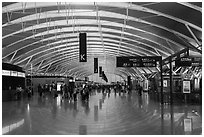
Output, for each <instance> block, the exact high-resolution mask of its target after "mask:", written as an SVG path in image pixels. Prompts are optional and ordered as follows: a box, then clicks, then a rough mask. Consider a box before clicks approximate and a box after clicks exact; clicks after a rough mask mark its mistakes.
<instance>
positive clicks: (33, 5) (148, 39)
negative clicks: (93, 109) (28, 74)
mask: <svg viewBox="0 0 204 137" xmlns="http://www.w3.org/2000/svg"><path fill="white" fill-rule="evenodd" d="M80 32H86V33H87V53H88V62H87V63H80V62H79V33H80ZM186 47H189V48H190V51H192V52H193V53H195V54H197V53H199V54H201V51H202V2H191V3H176V2H144V3H143V2H129V3H126V2H114V3H110V2H91V3H88V2H86V3H80V2H77V3H68V2H23V3H9V2H3V3H2V62H7V63H12V64H15V65H18V66H21V67H23V68H24V69H25V70H27V71H30V69H31V64H32V70H33V72H35V73H54V74H63V75H70V76H77V77H81V76H89V75H92V74H93V58H94V57H98V58H99V65H100V66H102V67H103V70H104V71H105V72H108V73H112V74H116V75H122V76H125V75H132V76H134V75H135V74H137V75H138V77H142V76H141V74H140V73H141V69H137V68H128V69H124V68H116V65H115V61H116V56H138V55H139V56H162V58H163V59H164V58H166V57H168V56H170V55H171V54H174V53H175V52H178V51H180V50H182V49H184V48H186ZM154 71H156V68H155V69H149V68H145V70H144V72H154Z"/></svg>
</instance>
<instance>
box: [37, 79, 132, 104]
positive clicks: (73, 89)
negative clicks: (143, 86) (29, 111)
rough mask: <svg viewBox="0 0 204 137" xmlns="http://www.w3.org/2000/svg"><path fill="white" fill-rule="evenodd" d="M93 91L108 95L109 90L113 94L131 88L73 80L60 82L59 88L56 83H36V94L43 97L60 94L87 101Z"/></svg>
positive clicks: (66, 97)
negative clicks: (78, 83)
mask: <svg viewBox="0 0 204 137" xmlns="http://www.w3.org/2000/svg"><path fill="white" fill-rule="evenodd" d="M95 91H97V92H102V94H104V93H108V94H109V95H110V93H111V91H113V92H114V93H115V94H116V93H118V94H119V95H120V94H121V93H130V92H131V89H130V87H128V86H127V85H123V84H112V85H99V84H87V83H84V84H80V85H76V84H75V83H74V82H69V83H68V84H61V85H60V90H57V84H54V83H53V84H44V85H40V84H39V85H38V94H39V96H40V97H44V96H46V95H47V94H50V95H52V97H53V98H56V97H57V96H58V94H61V95H62V98H63V99H65V100H71V101H72V100H73V101H77V100H78V99H79V98H80V99H81V100H82V101H89V97H90V95H92V94H94V93H95Z"/></svg>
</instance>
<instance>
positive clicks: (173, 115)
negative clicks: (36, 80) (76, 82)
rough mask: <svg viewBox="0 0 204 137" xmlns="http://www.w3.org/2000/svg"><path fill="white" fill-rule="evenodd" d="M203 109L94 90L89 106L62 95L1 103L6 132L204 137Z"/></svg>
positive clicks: (144, 94) (132, 95) (3, 131)
mask: <svg viewBox="0 0 204 137" xmlns="http://www.w3.org/2000/svg"><path fill="white" fill-rule="evenodd" d="M201 107H202V106H198V105H188V106H187V105H180V106H179V105H174V106H170V105H160V104H159V103H158V102H155V101H152V100H150V99H149V95H148V93H143V95H142V96H141V97H140V96H138V94H137V93H136V91H132V94H130V95H129V94H126V93H121V94H120V95H119V93H117V94H115V93H114V92H111V94H104V95H103V94H102V93H98V92H94V93H93V94H92V95H91V96H90V99H89V102H82V101H81V100H80V98H79V99H78V100H77V102H70V101H68V100H63V99H62V98H61V96H58V97H57V98H55V99H54V98H53V97H51V96H46V97H45V98H40V97H38V95H37V94H36V95H34V96H33V97H32V98H31V99H23V100H21V101H12V102H3V103H2V127H3V129H2V134H18V135H19V134H24V135H29V134H35V135H41V134H42V135H57V134H59V135H66V134H89V135H91V134H97V135H113V134H114V135H121V134H125V135H160V134H165V135H168V134H177V135H178V134H202V133H201V132H202V108H201Z"/></svg>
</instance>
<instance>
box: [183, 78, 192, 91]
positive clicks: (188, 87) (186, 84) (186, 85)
mask: <svg viewBox="0 0 204 137" xmlns="http://www.w3.org/2000/svg"><path fill="white" fill-rule="evenodd" d="M190 84H191V83H190V80H184V81H183V93H191V85H190Z"/></svg>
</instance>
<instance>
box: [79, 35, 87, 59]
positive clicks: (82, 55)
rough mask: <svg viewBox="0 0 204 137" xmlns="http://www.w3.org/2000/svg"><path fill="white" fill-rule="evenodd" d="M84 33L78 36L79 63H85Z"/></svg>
mask: <svg viewBox="0 0 204 137" xmlns="http://www.w3.org/2000/svg"><path fill="white" fill-rule="evenodd" d="M86 48H87V47H86V33H80V34H79V62H87V53H86Z"/></svg>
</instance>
